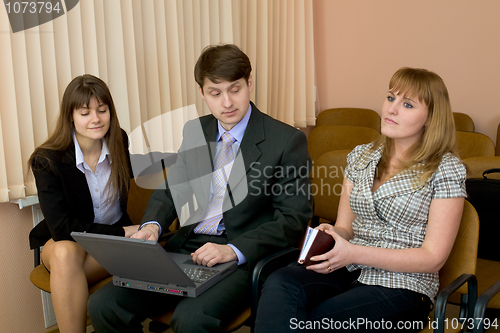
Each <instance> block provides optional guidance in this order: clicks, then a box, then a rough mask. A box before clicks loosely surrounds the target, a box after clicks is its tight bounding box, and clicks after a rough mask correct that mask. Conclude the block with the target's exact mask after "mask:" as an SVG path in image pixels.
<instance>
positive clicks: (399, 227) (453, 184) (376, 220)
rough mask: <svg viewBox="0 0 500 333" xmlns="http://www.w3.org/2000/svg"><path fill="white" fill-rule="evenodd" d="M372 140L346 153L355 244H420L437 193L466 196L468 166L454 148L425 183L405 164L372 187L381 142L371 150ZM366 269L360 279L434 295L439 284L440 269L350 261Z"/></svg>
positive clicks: (397, 246)
mask: <svg viewBox="0 0 500 333" xmlns="http://www.w3.org/2000/svg"><path fill="white" fill-rule="evenodd" d="M371 147H372V144H367V145H360V146H357V147H356V148H354V149H353V151H352V152H351V153H350V154H349V155H348V156H347V164H348V165H347V168H346V170H345V173H346V177H347V178H348V179H349V180H350V181H351V182H352V183H353V184H354V187H353V189H352V191H351V196H350V200H349V201H350V206H351V209H352V211H353V212H354V214H355V215H356V219H355V220H354V222H353V225H352V228H353V231H354V237H353V238H352V239H351V240H350V242H351V243H352V244H357V245H364V246H371V247H378V248H389V249H405V248H416V247H420V246H421V245H422V243H423V241H424V238H425V233H426V230H427V219H428V216H429V207H430V204H431V200H432V199H441V198H455V197H465V196H466V191H465V177H466V169H465V167H464V165H463V164H462V163H461V162H460V160H459V159H458V158H457V157H455V156H454V155H453V154H451V153H448V154H446V155H445V156H443V158H442V161H441V163H440V164H439V167H438V169H437V170H436V171H435V172H434V174H433V175H432V176H431V177H430V178H429V180H428V181H427V182H426V183H425V184H424V185H423V186H422V187H420V188H415V187H414V185H413V184H414V182H413V181H412V180H413V178H414V177H415V176H416V175H418V173H417V171H415V170H411V169H410V170H405V171H402V172H400V173H399V174H397V175H395V176H394V177H392V178H390V179H389V180H387V181H386V182H385V183H384V184H382V185H381V186H380V187H379V188H378V189H377V190H376V191H375V193H372V186H373V180H374V177H375V172H376V168H377V165H378V163H379V160H380V158H381V155H382V148H381V147H380V148H378V149H377V150H375V151H373V152H370V148H371ZM347 269H348V270H349V271H353V270H356V269H361V274H360V277H359V279H358V281H359V282H361V283H363V284H367V285H379V286H383V287H387V288H402V289H408V290H413V291H416V292H419V293H422V294H425V295H427V296H429V298H430V299H431V300H434V297H435V296H436V294H437V291H438V287H439V274H438V273H399V272H392V271H387V270H383V269H377V268H373V267H367V266H362V265H356V264H351V265H348V266H347Z"/></svg>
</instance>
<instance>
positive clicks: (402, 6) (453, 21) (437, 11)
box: [314, 0, 500, 141]
mask: <svg viewBox="0 0 500 333" xmlns="http://www.w3.org/2000/svg"><path fill="white" fill-rule="evenodd" d="M499 13H500V1H498V0H481V1H470V0H420V1H415V0H378V1H372V0H349V1H347V0H314V28H315V51H316V75H317V85H318V95H319V103H320V110H321V111H322V110H325V109H328V108H333V107H347V106H350V107H366V108H371V109H374V110H376V111H377V112H379V113H380V109H381V106H382V102H383V99H384V97H385V92H386V91H387V88H388V83H389V79H390V78H391V76H392V74H393V73H394V72H395V71H396V70H397V69H398V68H400V67H402V66H410V67H421V68H426V69H429V70H432V71H434V72H436V73H438V74H439V75H440V76H441V77H442V78H443V80H444V81H445V83H446V85H447V87H448V91H449V93H450V98H451V104H452V108H453V111H454V112H462V113H466V114H468V115H470V116H471V117H472V119H473V120H474V123H475V125H476V131H477V132H481V133H484V134H486V135H488V136H489V137H490V138H491V139H492V140H493V141H495V140H496V130H497V126H498V124H499V122H500V104H499V103H497V100H498V98H499V97H500V20H498V14H499Z"/></svg>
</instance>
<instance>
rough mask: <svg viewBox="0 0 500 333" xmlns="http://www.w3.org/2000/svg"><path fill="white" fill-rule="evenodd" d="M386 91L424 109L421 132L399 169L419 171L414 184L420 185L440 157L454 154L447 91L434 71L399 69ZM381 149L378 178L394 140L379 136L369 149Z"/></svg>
mask: <svg viewBox="0 0 500 333" xmlns="http://www.w3.org/2000/svg"><path fill="white" fill-rule="evenodd" d="M389 91H391V92H393V93H398V94H402V95H404V96H411V97H412V98H417V99H418V100H419V101H420V102H421V103H423V104H425V105H426V106H427V108H428V112H429V113H428V116H427V122H426V125H425V128H424V133H423V135H422V137H421V138H420V140H419V141H418V142H416V143H415V144H414V145H413V146H412V147H410V149H409V150H408V151H407V152H406V155H405V157H406V159H405V161H402V164H403V169H410V168H413V169H414V170H416V171H418V172H419V176H418V179H417V180H416V182H417V184H419V185H423V184H424V183H425V182H426V181H427V180H428V179H429V178H430V177H431V176H432V174H433V173H434V172H435V171H436V170H437V168H438V166H439V163H440V162H441V159H442V157H443V156H444V155H445V154H447V153H453V154H455V155H456V151H457V147H456V135H455V121H454V119H453V112H452V110H451V105H450V98H449V95H448V90H447V89H446V85H445V84H444V81H443V79H441V77H440V76H439V75H437V74H436V73H434V72H431V71H428V70H426V69H420V68H409V67H403V68H401V69H399V70H398V71H397V72H396V73H394V75H393V76H392V78H391V80H390V82H389ZM380 146H382V147H383V153H382V158H381V160H380V163H379V166H378V172H379V175H383V174H385V173H386V172H387V170H388V168H389V161H390V157H391V152H392V149H393V146H394V141H393V139H391V138H388V137H387V136H385V135H381V136H380V137H379V139H378V140H377V141H376V142H375V143H374V145H373V148H372V149H377V148H378V147H380Z"/></svg>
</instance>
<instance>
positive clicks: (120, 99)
mask: <svg viewBox="0 0 500 333" xmlns="http://www.w3.org/2000/svg"><path fill="white" fill-rule="evenodd" d="M66 4H68V3H67V2H66ZM0 32H1V33H0V77H1V80H0V99H1V100H2V106H1V109H0V202H6V201H9V200H12V199H19V198H24V197H26V196H30V195H35V194H36V187H35V184H34V179H33V176H32V175H31V174H30V173H29V172H28V167H27V160H28V159H29V156H30V155H31V153H32V152H33V150H34V149H35V148H36V147H37V146H38V145H40V144H41V143H43V141H44V140H45V139H46V138H47V137H48V135H49V134H50V133H52V131H53V130H54V126H55V120H56V118H57V115H58V113H59V103H60V101H61V98H62V94H63V92H64V89H65V88H66V86H67V84H68V83H69V82H70V81H71V79H72V78H74V77H75V76H78V75H81V74H84V73H89V74H93V75H96V76H98V77H100V78H101V79H103V80H104V81H105V82H106V83H107V84H108V86H109V88H110V90H111V93H112V96H113V99H114V102H115V105H116V109H117V112H118V117H119V121H120V125H121V127H122V128H123V129H124V130H125V131H126V132H127V133H129V136H130V141H131V146H130V151H131V153H138V154H144V153H147V152H150V151H155V152H156V151H159V152H175V151H176V150H177V149H178V148H179V146H180V143H181V138H182V127H183V124H184V123H185V122H186V121H187V120H189V119H193V118H196V117H198V116H200V115H205V114H208V113H209V110H208V108H207V107H206V105H205V104H204V103H203V102H202V99H201V97H200V95H199V91H198V87H197V85H196V83H195V81H194V76H193V69H194V64H195V62H196V60H197V58H198V56H199V54H200V53H201V51H202V50H203V48H204V47H206V46H208V45H211V44H219V43H234V44H236V45H238V46H240V47H241V49H242V50H243V51H244V52H246V53H247V54H248V56H249V57H250V60H251V62H252V68H253V72H252V75H253V78H254V84H255V89H254V92H253V93H252V96H251V98H252V100H254V101H255V102H256V104H257V106H258V107H259V109H260V110H262V111H263V112H265V113H267V114H269V115H270V116H272V117H274V118H276V119H279V120H281V121H283V122H286V123H288V124H290V125H292V126H295V127H306V126H310V125H314V124H315V111H316V110H315V84H314V45H313V23H312V0H287V1H283V0H143V1H141V0H80V1H79V2H78V4H77V5H76V6H74V7H72V8H70V10H69V11H67V12H66V13H65V14H64V15H61V16H59V17H57V18H55V19H54V20H52V21H49V22H47V23H44V24H41V25H39V26H35V27H33V28H30V29H27V30H24V31H20V32H16V33H13V32H12V30H11V27H10V25H9V17H8V16H7V12H6V10H3V9H0Z"/></svg>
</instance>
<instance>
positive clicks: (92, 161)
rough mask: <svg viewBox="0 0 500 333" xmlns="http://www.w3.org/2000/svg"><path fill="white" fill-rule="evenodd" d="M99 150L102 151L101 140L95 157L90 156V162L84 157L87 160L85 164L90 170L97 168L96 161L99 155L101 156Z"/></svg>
mask: <svg viewBox="0 0 500 333" xmlns="http://www.w3.org/2000/svg"><path fill="white" fill-rule="evenodd" d="M101 152H102V142H101V147H100V148H99V151H98V152H97V154H96V156H95V158H93V157H92V159H91V163H88V161H87V159H86V158H85V160H86V161H87V165H88V166H89V168H90V169H91V170H92V172H95V170H96V168H97V162H99V157H100V156H101ZM89 159H90V156H89Z"/></svg>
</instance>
